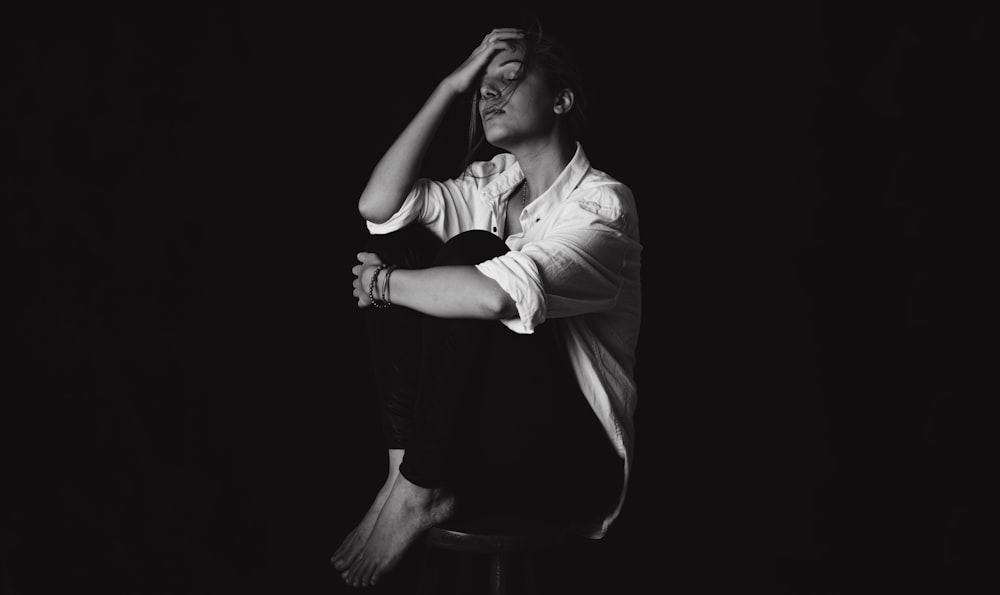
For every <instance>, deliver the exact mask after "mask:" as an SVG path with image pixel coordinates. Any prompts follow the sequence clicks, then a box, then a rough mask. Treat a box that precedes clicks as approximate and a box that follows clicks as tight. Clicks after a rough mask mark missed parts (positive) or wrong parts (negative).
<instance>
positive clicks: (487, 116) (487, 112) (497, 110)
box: [483, 107, 503, 122]
mask: <svg viewBox="0 0 1000 595" xmlns="http://www.w3.org/2000/svg"><path fill="white" fill-rule="evenodd" d="M502 113H503V110H502V109H500V108H498V107H492V108H490V109H487V110H485V111H484V112H483V122H485V121H486V120H489V119H490V118H492V117H493V116H495V115H497V114H502Z"/></svg>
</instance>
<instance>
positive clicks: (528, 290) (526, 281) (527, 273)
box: [476, 252, 545, 334]
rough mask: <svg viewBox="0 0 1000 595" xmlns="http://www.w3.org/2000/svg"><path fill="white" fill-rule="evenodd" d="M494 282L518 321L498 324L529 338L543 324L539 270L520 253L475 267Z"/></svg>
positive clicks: (543, 312)
mask: <svg viewBox="0 0 1000 595" xmlns="http://www.w3.org/2000/svg"><path fill="white" fill-rule="evenodd" d="M476 268H477V269H478V270H479V272H480V273H482V274H484V275H486V276H487V277H489V278H490V279H493V280H494V281H496V282H497V284H498V285H500V287H501V288H502V289H503V290H504V291H506V292H507V294H508V295H510V297H511V299H513V300H514V304H516V305H517V317H516V318H509V319H504V320H501V322H502V323H503V324H504V325H505V326H506V327H507V328H509V329H510V330H512V331H514V332H515V333H521V334H530V333H533V332H535V327H536V326H538V325H539V324H541V323H542V321H544V320H545V291H544V289H543V288H542V282H541V277H540V275H539V272H538V266H537V265H536V264H535V261H534V260H532V259H531V257H530V256H528V255H527V254H525V253H523V252H508V253H506V254H504V255H503V256H498V257H496V258H493V259H491V260H487V261H485V262H481V263H479V264H478V265H476Z"/></svg>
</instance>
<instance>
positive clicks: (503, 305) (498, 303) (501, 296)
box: [484, 291, 517, 320]
mask: <svg viewBox="0 0 1000 595" xmlns="http://www.w3.org/2000/svg"><path fill="white" fill-rule="evenodd" d="M484 310H485V315H486V318H489V319H491V320H505V319H508V318H514V317H516V316H517V304H515V303H514V300H513V299H511V297H510V296H509V295H507V292H505V291H500V292H499V293H498V294H494V295H493V296H492V298H491V299H490V300H488V301H487V303H486V304H484Z"/></svg>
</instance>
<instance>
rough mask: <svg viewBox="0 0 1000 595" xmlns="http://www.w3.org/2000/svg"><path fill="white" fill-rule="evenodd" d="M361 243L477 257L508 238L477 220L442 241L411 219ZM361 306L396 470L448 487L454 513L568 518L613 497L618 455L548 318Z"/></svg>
mask: <svg viewBox="0 0 1000 595" xmlns="http://www.w3.org/2000/svg"><path fill="white" fill-rule="evenodd" d="M366 250H367V251H369V252H374V253H376V254H378V255H379V256H380V258H381V259H382V260H383V262H386V263H389V264H395V265H398V266H399V267H400V268H404V269H415V268H426V267H427V266H432V265H469V264H476V263H479V262H483V261H484V260H488V259H490V258H493V257H495V256H498V255H500V254H503V253H504V252H507V250H508V249H507V246H506V244H504V242H503V241H502V240H500V239H499V238H497V237H496V236H494V235H492V234H490V233H488V232H484V231H471V232H466V233H463V234H460V235H458V236H456V237H454V238H452V239H451V240H449V241H448V242H447V243H444V244H442V243H441V242H440V241H439V240H438V239H437V238H436V237H435V236H434V235H433V234H431V233H430V232H428V231H427V230H426V229H424V228H423V227H420V226H410V227H407V228H405V229H403V230H400V231H398V232H394V233H391V234H385V235H374V236H370V240H369V244H368V246H367V247H366ZM390 282H391V279H390ZM390 295H391V292H390ZM366 317H367V318H366V320H367V325H368V332H369V342H370V347H371V353H372V358H373V365H374V372H375V378H376V384H377V389H378V396H379V403H380V406H381V411H382V427H383V432H384V435H385V440H386V446H387V448H391V449H396V448H400V449H405V451H406V453H405V455H404V458H403V462H402V464H401V465H400V472H401V473H402V475H403V476H404V477H406V478H407V479H408V480H410V481H411V482H413V483H415V484H417V485H420V486H423V487H448V488H451V489H452V490H454V492H455V494H456V498H457V500H458V502H459V512H460V514H461V513H467V514H470V515H479V514H490V515H496V514H517V515H521V516H532V515H540V516H543V517H545V518H547V519H550V520H551V519H553V518H555V519H558V520H567V521H573V520H584V519H592V518H594V517H595V516H598V517H599V516H600V515H602V514H603V513H604V512H605V511H607V510H609V509H610V508H611V507H613V506H614V505H615V503H616V502H617V498H618V496H619V493H620V490H621V481H622V461H621V459H620V458H619V457H618V455H617V453H616V452H615V450H614V448H613V446H612V444H611V441H610V440H609V439H608V437H607V435H606V434H605V431H604V429H603V427H602V426H601V425H600V423H599V421H598V419H597V416H596V415H595V414H594V413H593V411H592V410H591V409H590V405H589V404H588V403H587V400H586V398H585V397H584V396H583V394H582V393H581V392H580V389H579V386H578V384H577V381H576V378H575V376H574V375H573V371H572V369H571V367H570V364H569V360H568V358H567V354H566V348H565V345H564V344H563V343H562V341H561V340H560V338H559V336H558V333H557V332H556V329H555V325H554V324H552V323H549V322H547V323H544V324H542V325H540V326H539V327H538V328H536V329H535V332H534V333H533V334H518V333H515V332H513V331H511V330H510V329H508V328H507V327H505V326H504V325H503V324H501V323H500V322H498V321H492V320H488V321H487V320H473V319H444V318H436V317H432V316H425V315H422V314H420V313H418V312H416V311H414V310H410V309H408V308H403V307H400V306H395V305H394V306H390V307H389V308H367V309H366Z"/></svg>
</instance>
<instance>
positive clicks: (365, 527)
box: [330, 450, 404, 570]
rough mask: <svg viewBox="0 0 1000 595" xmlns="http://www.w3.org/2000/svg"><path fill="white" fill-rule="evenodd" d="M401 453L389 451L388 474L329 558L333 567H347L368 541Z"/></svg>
mask: <svg viewBox="0 0 1000 595" xmlns="http://www.w3.org/2000/svg"><path fill="white" fill-rule="evenodd" d="M403 453H404V451H403V450H390V451H389V476H388V477H387V478H386V480H385V483H384V484H383V485H382V488H381V489H379V491H378V494H376V495H375V501H374V502H372V505H371V506H370V507H369V508H368V512H366V513H365V516H363V517H362V518H361V522H360V523H358V525H357V526H356V527H354V529H353V530H352V531H351V532H350V533H348V534H347V537H345V538H344V540H343V541H342V542H341V543H340V547H338V548H337V551H336V552H334V553H333V556H332V557H331V558H330V562H333V567H334V568H336V569H337V570H345V569H347V567H349V566H350V565H351V563H352V562H353V561H354V558H355V556H357V555H358V552H360V551H361V547H362V546H364V545H365V542H366V541H368V536H369V535H370V534H371V532H372V528H373V527H375V521H376V519H378V513H380V512H382V506H383V505H385V501H386V500H387V499H388V498H389V492H390V491H391V490H392V485H393V484H394V483H395V482H396V476H398V475H399V463H400V462H401V461H402V460H403Z"/></svg>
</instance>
